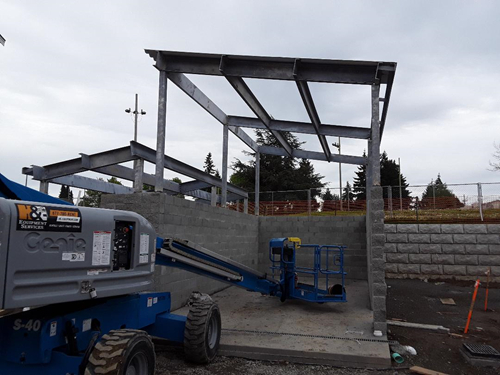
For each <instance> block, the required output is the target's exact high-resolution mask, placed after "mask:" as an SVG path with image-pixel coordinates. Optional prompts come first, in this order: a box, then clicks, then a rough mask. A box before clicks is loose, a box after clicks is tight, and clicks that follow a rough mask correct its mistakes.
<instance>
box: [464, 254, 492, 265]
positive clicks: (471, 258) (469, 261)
mask: <svg viewBox="0 0 500 375" xmlns="http://www.w3.org/2000/svg"><path fill="white" fill-rule="evenodd" d="M477 257H478V256H477V255H455V264H464V265H466V266H475V265H477V264H478V259H477ZM499 258H500V257H499Z"/></svg>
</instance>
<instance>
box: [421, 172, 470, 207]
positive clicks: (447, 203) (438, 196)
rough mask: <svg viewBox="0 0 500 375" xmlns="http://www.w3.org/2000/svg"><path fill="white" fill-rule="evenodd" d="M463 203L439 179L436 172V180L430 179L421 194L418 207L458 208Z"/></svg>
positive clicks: (439, 175) (439, 176)
mask: <svg viewBox="0 0 500 375" xmlns="http://www.w3.org/2000/svg"><path fill="white" fill-rule="evenodd" d="M463 206H464V204H463V203H462V202H461V201H460V199H458V198H457V197H456V196H455V194H453V191H452V190H450V189H449V188H448V186H447V185H446V184H445V183H444V182H443V181H442V180H441V174H439V173H438V176H437V178H436V181H431V182H430V183H429V184H428V185H427V187H426V188H425V191H424V193H423V194H422V201H421V202H420V207H422V208H437V209H440V208H459V207H463Z"/></svg>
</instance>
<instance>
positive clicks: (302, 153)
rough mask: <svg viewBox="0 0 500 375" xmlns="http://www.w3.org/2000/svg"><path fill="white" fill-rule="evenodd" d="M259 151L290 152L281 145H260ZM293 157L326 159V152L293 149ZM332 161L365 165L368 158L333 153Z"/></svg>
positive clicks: (272, 152)
mask: <svg viewBox="0 0 500 375" xmlns="http://www.w3.org/2000/svg"><path fill="white" fill-rule="evenodd" d="M259 152H260V153H262V154H269V155H278V156H288V154H287V153H286V152H285V150H283V149H282V148H279V147H272V146H260V147H259ZM293 157H294V158H297V159H309V160H322V161H326V157H325V154H324V153H322V152H317V151H306V150H297V149H295V150H293ZM330 161H333V162H335V163H342V164H354V165H365V164H367V163H368V159H367V158H365V157H362V156H351V155H337V154H332V155H331V156H330Z"/></svg>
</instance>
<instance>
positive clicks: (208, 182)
mask: <svg viewBox="0 0 500 375" xmlns="http://www.w3.org/2000/svg"><path fill="white" fill-rule="evenodd" d="M133 160H141V161H144V160H145V161H148V162H150V163H155V161H156V151H155V150H153V149H151V148H148V147H146V146H144V145H142V144H140V143H138V142H135V141H131V142H130V145H129V146H126V147H121V148H117V149H113V150H108V151H104V152H100V153H97V154H93V155H86V154H80V157H78V158H75V159H70V160H65V161H62V162H59V163H55V164H50V165H45V166H43V167H40V166H37V165H33V166H31V167H27V168H23V171H22V172H23V174H25V175H29V176H33V179H35V180H38V181H40V191H42V192H44V193H47V192H48V184H49V182H51V183H56V184H61V185H69V186H74V187H77V188H82V189H88V190H96V191H101V192H104V193H111V194H130V193H133V192H134V191H137V190H136V188H131V187H128V186H122V185H117V184H112V183H109V182H106V181H101V180H97V179H93V178H89V177H84V176H78V175H76V173H81V172H85V171H93V172H98V173H102V174H105V175H109V176H115V177H118V178H121V179H124V180H128V181H134V187H139V189H140V190H139V191H142V186H143V183H145V184H147V185H151V186H155V183H156V179H155V176H153V175H150V174H147V173H144V172H143V170H142V165H143V164H142V163H140V165H141V168H140V170H139V171H138V170H134V169H132V168H128V167H125V166H122V165H119V164H120V163H125V162H129V161H133ZM163 163H164V166H165V168H167V169H169V170H172V171H174V172H177V173H180V174H182V175H185V176H188V177H191V178H193V179H194V180H192V181H188V182H185V183H181V184H178V183H176V182H173V181H169V180H165V179H164V180H163V181H162V191H165V192H167V193H170V194H186V195H190V196H192V197H195V198H198V199H203V200H207V201H212V202H213V201H214V198H215V197H214V196H213V195H214V192H212V193H208V192H206V191H203V190H200V189H203V188H206V187H210V186H215V187H219V188H222V181H221V179H219V178H216V177H214V176H211V175H209V174H207V173H205V172H203V171H201V170H198V169H196V168H194V167H192V166H190V165H187V164H185V163H183V162H181V161H179V160H176V159H174V158H172V157H169V156H167V155H164V156H163ZM227 189H228V190H229V192H230V193H231V194H230V196H229V199H230V200H240V199H244V200H245V201H246V200H247V199H248V193H247V192H246V191H244V190H243V189H241V188H239V187H237V186H234V185H231V184H228V185H227ZM219 201H220V197H219Z"/></svg>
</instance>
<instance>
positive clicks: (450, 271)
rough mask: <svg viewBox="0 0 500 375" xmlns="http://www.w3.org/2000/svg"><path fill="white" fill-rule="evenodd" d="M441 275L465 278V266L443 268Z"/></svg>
mask: <svg viewBox="0 0 500 375" xmlns="http://www.w3.org/2000/svg"><path fill="white" fill-rule="evenodd" d="M443 274H445V275H455V276H466V275H467V268H466V266H447V265H444V266H443Z"/></svg>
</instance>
